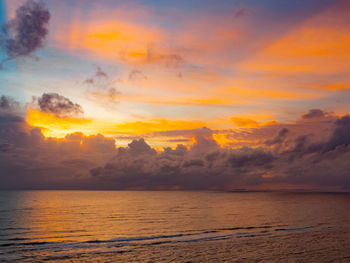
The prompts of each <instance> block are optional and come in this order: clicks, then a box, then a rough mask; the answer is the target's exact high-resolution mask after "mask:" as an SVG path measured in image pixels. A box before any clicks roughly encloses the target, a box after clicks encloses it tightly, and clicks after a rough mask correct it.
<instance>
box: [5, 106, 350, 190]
mask: <svg viewBox="0 0 350 263" xmlns="http://www.w3.org/2000/svg"><path fill="white" fill-rule="evenodd" d="M308 123H309V122H308ZM295 125H299V124H295ZM309 125H311V126H312V125H316V126H317V123H316V122H315V123H313V122H312V123H311V124H310V123H309ZM298 127H299V126H298ZM332 127H333V128H332V130H331V133H330V134H329V136H328V137H326V138H323V139H322V140H319V141H315V139H314V138H313V135H311V134H304V135H302V134H299V133H298V136H296V137H295V136H294V135H293V132H292V131H293V128H292V126H288V130H286V129H279V130H275V131H278V132H276V133H277V136H275V137H274V138H273V139H271V141H273V143H274V144H273V146H275V145H278V144H283V145H284V146H283V147H270V146H271V145H272V144H271V145H267V146H266V145H265V144H262V146H261V147H247V146H244V147H239V148H223V147H220V146H219V145H218V144H217V143H216V141H215V140H214V139H213V134H214V132H215V131H212V130H210V129H208V128H205V127H204V128H201V129H197V130H196V132H197V133H196V134H195V135H194V136H195V143H194V144H192V145H191V146H190V147H186V146H184V145H181V144H179V145H178V146H177V147H176V148H175V149H171V148H165V149H164V150H163V151H156V150H155V149H153V148H152V147H151V146H149V145H148V144H147V143H146V141H145V140H144V139H135V140H133V141H132V142H131V143H130V144H129V145H128V146H127V147H119V148H116V147H115V141H114V139H111V138H106V137H104V136H102V135H95V136H84V135H83V134H82V133H73V134H69V135H67V136H66V137H65V138H63V139H60V140H57V139H53V138H45V137H44V136H43V135H42V133H41V131H40V129H38V128H33V127H30V126H28V124H27V123H26V121H25V120H24V119H23V118H22V117H21V116H17V115H15V114H12V113H11V112H10V111H9V112H7V113H6V114H2V115H0V181H1V185H0V186H1V188H6V189H10V188H11V189H13V188H17V189H18V188H27V189H33V188H46V189H54V188H56V189H57V188H59V189H218V190H231V189H238V188H245V189H266V188H268V189H270V188H283V186H286V185H288V187H290V186H293V187H295V188H298V189H300V188H304V189H308V188H313V189H329V188H332V189H333V188H334V189H338V190H339V189H343V190H350V162H349V161H348V160H349V158H350V136H349V134H350V116H348V115H347V116H344V117H341V118H340V117H334V118H333V126H332ZM191 132H192V133H193V131H191ZM181 134H182V133H181ZM287 141H288V142H289V144H288V145H287V144H286V142H287Z"/></svg>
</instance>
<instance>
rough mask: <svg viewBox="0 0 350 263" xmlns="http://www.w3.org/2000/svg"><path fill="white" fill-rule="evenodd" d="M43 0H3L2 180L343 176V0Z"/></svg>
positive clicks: (136, 181)
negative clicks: (24, 13)
mask: <svg viewBox="0 0 350 263" xmlns="http://www.w3.org/2000/svg"><path fill="white" fill-rule="evenodd" d="M38 3H39V2H38V1H36V2H34V1H28V2H27V1H21V0H7V1H6V0H0V23H1V24H2V25H7V26H5V27H4V28H7V30H3V32H2V33H1V34H0V46H1V53H0V59H1V60H2V63H1V68H0V91H1V93H0V96H1V95H3V97H1V101H0V106H1V107H0V108H1V114H0V134H1V137H0V155H2V159H1V161H0V172H1V176H2V177H0V178H2V180H3V182H4V188H18V187H19V188H45V187H49V188H60V187H61V188H109V187H111V188H132V189H142V188H148V187H149V188H157V189H158V188H159V189H163V188H171V189H182V188H185V189H187V188H191V189H192V188H201V189H202V188H204V189H208V188H210V189H211V188H213V189H221V188H224V189H231V188H252V189H265V188H268V189H270V188H274V189H275V188H297V189H304V188H307V189H310V188H311V189H324V188H327V189H333V190H334V189H336V190H339V189H343V190H344V189H345V190H348V189H350V175H349V173H350V165H349V164H348V161H347V160H348V158H349V157H350V145H349V144H350V117H349V116H348V115H347V114H348V113H349V112H350V103H349V101H350V2H349V1H346V0H345V1H337V0H308V1H304V0H295V1H281V0H265V1H261V0H232V1H214V0H204V1H190V0H186V1H170V0H169V1H168V0H162V1H158V0H148V1H147V0H144V1H141V0H140V1H132V0H131V1H115V0H113V1H112V0H101V1H92V0H84V1H82V0H81V1H79V0H77V1H68V0H47V1H44V2H42V3H41V4H38ZM23 5H24V6H25V7H26V8H27V9H28V10H27V12H28V13H29V14H31V15H32V16H35V17H36V18H35V19H37V21H36V20H35V19H32V20H25V19H27V18H26V17H20V16H19V12H18V11H17V13H16V10H20V9H19V8H20V7H21V6H23ZM21 19H22V20H21ZM23 19H24V20H23ZM34 20H35V21H34ZM11 21H12V22H11ZM23 21H25V23H22V24H21V22H23ZM28 21H32V22H33V21H34V22H38V23H33V24H32V25H31V24H28V23H29V22H28ZM22 27H23V28H22ZM37 27H38V28H37ZM41 29H47V34H46V33H45V32H44V31H40V30H41ZM23 32H24V33H23ZM28 32H29V33H28ZM21 38H22V39H21ZM11 40H14V41H12V42H11ZM22 40H23V41H22ZM27 40H30V41H27ZM28 45H30V46H28ZM57 102H58V103H57ZM22 141H23V142H22ZM168 147H169V148H168ZM298 147H299V148H298ZM215 154H216V155H215ZM139 155H140V157H139V158H137V156H139ZM168 155H170V156H171V157H169V156H168ZM215 156H216V157H215ZM210 158H213V160H211V159H210ZM164 160H166V162H165V161H164ZM140 162H141V164H140ZM169 162H170V163H169ZM137 165H139V166H137ZM227 167H229V168H227ZM121 170H123V171H121ZM169 170H171V172H169ZM126 171H128V172H130V173H131V174H130V175H126ZM140 171H141V172H140ZM45 173H47V174H49V175H44V174H45ZM5 174H14V175H15V176H9V175H5ZM236 175H237V176H236ZM200 176H203V177H205V179H203V178H201V177H200ZM213 177H215V178H213ZM19 181H20V182H21V183H19Z"/></svg>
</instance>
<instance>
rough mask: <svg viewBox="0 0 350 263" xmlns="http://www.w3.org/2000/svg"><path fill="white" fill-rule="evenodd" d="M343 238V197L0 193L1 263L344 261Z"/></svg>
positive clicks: (347, 220)
mask: <svg viewBox="0 0 350 263" xmlns="http://www.w3.org/2000/svg"><path fill="white" fill-rule="evenodd" d="M349 229H350V194H336V193H277V192H242V193H230V192H204V191H203V192H200V191H199V192H187V191H183V192H182V191H155V192H153V191H145V192H143V191H2V192H0V261H1V262H3V261H8V262H12V261H28V262H35V261H50V260H51V261H54V262H56V261H72V262H74V261H79V260H81V261H86V262H88V261H103V262H115V261H119V262H120V261H129V262H134V261H136V262H147V261H149V262H157V261H162V262H188V261H191V262H203V260H205V261H207V262H208V261H211V262H220V261H226V262H227V261H232V262H234V261H255V260H263V261H266V262H268V261H300V262H302V260H303V259H305V256H309V257H310V258H309V259H310V260H308V261H314V262H323V261H325V262H326V261H328V262H329V261H343V262H350V254H349V253H350V252H349V251H350V246H349V244H350V231H349ZM327 250H329V251H327ZM300 253H302V254H300ZM303 253H304V254H303ZM298 255H299V256H298Z"/></svg>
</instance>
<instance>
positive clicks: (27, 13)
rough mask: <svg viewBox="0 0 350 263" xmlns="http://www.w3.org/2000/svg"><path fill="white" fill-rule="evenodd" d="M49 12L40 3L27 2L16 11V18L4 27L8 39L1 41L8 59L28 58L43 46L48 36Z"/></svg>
mask: <svg viewBox="0 0 350 263" xmlns="http://www.w3.org/2000/svg"><path fill="white" fill-rule="evenodd" d="M49 20H50V12H49V11H48V9H47V8H46V7H45V4H44V2H42V1H33V0H28V1H27V2H26V3H25V4H23V5H22V6H20V7H19V8H18V9H17V10H16V16H15V18H13V19H12V20H10V21H9V22H8V23H7V24H6V25H4V27H3V28H4V30H5V32H6V35H7V36H8V37H5V38H4V39H3V40H2V43H1V44H2V46H4V48H5V51H6V54H7V56H8V59H13V58H17V57H20V56H28V55H30V54H31V53H33V52H34V51H36V50H37V49H39V48H41V47H42V46H43V41H44V39H45V37H46V35H47V34H48V30H47V25H48V22H49Z"/></svg>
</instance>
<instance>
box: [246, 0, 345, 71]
mask: <svg viewBox="0 0 350 263" xmlns="http://www.w3.org/2000/svg"><path fill="white" fill-rule="evenodd" d="M349 15H350V12H349V5H348V4H344V5H335V6H333V7H331V8H330V9H328V10H326V11H324V12H321V13H319V14H317V15H315V16H313V17H311V18H310V19H309V20H307V21H306V22H305V23H303V24H302V25H300V26H298V27H296V28H294V29H293V30H291V31H290V32H287V33H286V34H285V35H284V36H282V37H281V38H280V39H278V40H277V41H275V42H274V43H272V44H270V45H269V46H267V47H266V48H265V49H263V50H262V51H261V52H260V53H259V54H258V55H257V56H253V57H251V58H248V59H246V60H244V61H242V62H241V63H240V67H241V68H242V69H245V70H248V71H260V72H264V71H265V72H266V71H268V72H276V73H287V74H288V73H289V74H290V73H319V74H338V73H340V72H343V71H344V70H346V71H347V70H348V68H349V66H350V62H349V61H350V29H349V27H348V25H347V23H346V21H347V19H348V17H349Z"/></svg>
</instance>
